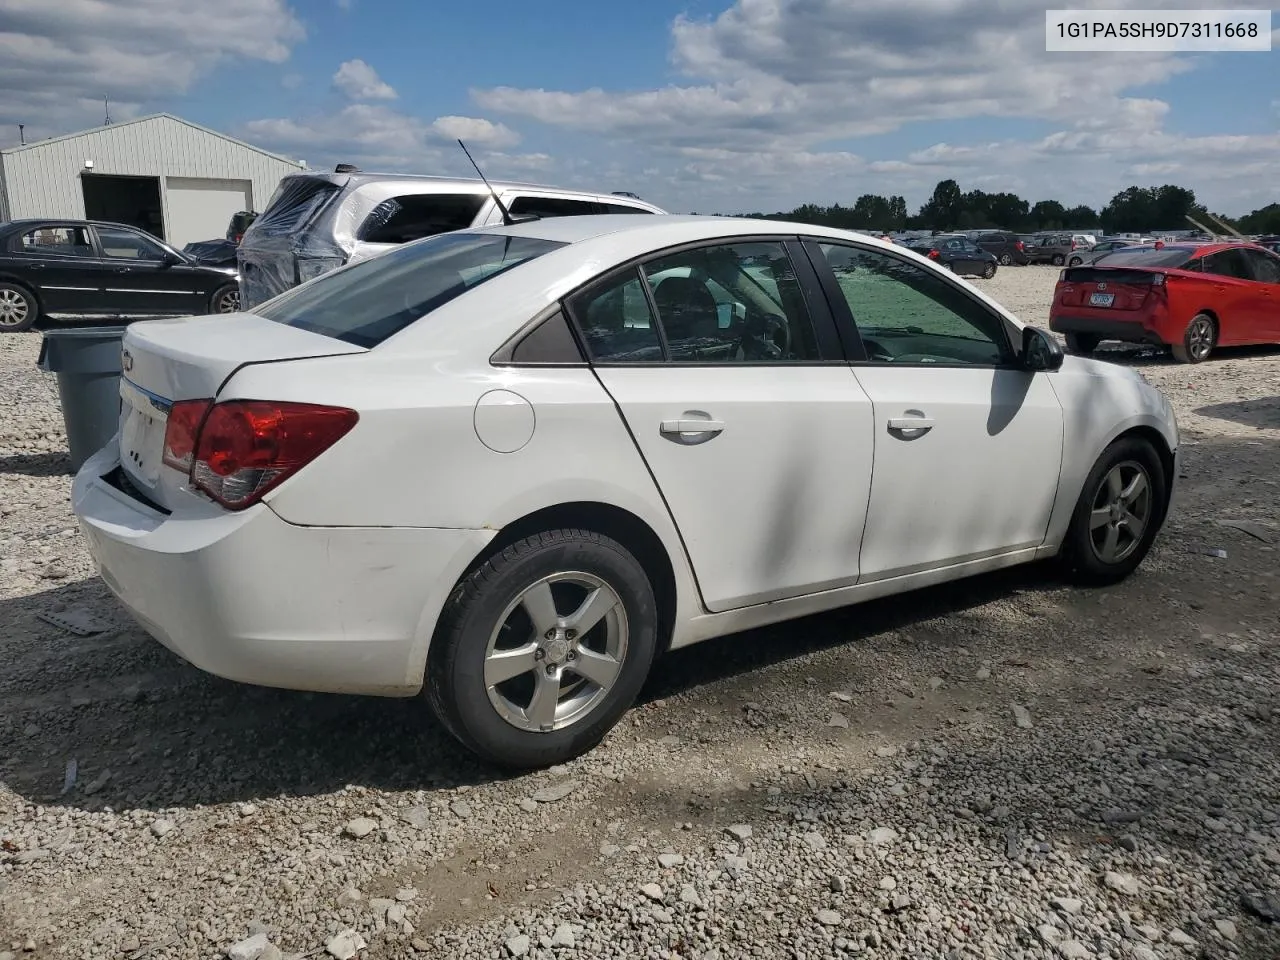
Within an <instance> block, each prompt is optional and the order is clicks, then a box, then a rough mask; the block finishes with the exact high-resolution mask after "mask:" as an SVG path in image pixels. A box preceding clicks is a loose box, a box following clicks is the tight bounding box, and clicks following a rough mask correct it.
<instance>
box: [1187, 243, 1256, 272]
mask: <svg viewBox="0 0 1280 960" xmlns="http://www.w3.org/2000/svg"><path fill="white" fill-rule="evenodd" d="M1200 262H1201V265H1202V268H1203V269H1204V272H1205V273H1214V274H1217V275H1218V276H1220V277H1232V278H1234V279H1236V280H1252V279H1253V273H1252V272H1251V271H1250V270H1249V264H1248V263H1246V262H1245V259H1244V251H1242V250H1238V249H1235V248H1233V249H1230V250H1219V251H1218V252H1217V253H1211V254H1209V255H1208V256H1205V257H1202V258H1201V261H1200Z"/></svg>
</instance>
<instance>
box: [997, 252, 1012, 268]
mask: <svg viewBox="0 0 1280 960" xmlns="http://www.w3.org/2000/svg"><path fill="white" fill-rule="evenodd" d="M1011 263H1013V257H1011V256H1009V255H1008V254H1007V253H1002V254H1000V266H1002V267H1007V266H1009V264H1011Z"/></svg>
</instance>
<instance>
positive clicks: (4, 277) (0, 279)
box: [0, 272, 42, 308]
mask: <svg viewBox="0 0 1280 960" xmlns="http://www.w3.org/2000/svg"><path fill="white" fill-rule="evenodd" d="M0 283H7V284H9V285H10V286H11V287H21V288H22V290H24V291H25V292H26V294H27V296H29V297H30V298H31V299H32V300H34V301H35V303H36V307H38V308H39V307H42V304H41V303H40V294H38V293H36V290H35V287H33V286H31V284H30V283H29V282H27V281H26V280H22V279H21V278H19V277H15V276H13V275H12V274H8V273H2V272H0Z"/></svg>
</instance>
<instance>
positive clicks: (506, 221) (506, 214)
mask: <svg viewBox="0 0 1280 960" xmlns="http://www.w3.org/2000/svg"><path fill="white" fill-rule="evenodd" d="M458 146H460V147H461V148H462V152H463V153H465V154H466V155H467V159H468V160H470V161H471V165H472V166H473V167H475V168H476V173H478V174H480V179H481V180H483V181H484V185H485V186H486V187H488V188H489V194H490V196H492V197H493V202H494V203H496V204H497V205H498V212H499V213H501V214H502V225H503V226H504V227H509V226H511V225H512V224H515V223H524V222H526V221H529V220H537V219H538V218H537V217H534V216H530V217H521V218H520V219H519V220H517V219H515V218H514V217H512V216H511V211H510V210H508V209H507V208H506V207H505V206H504V205H503V203H502V201H501V200H500V199H499V198H498V191H497V190H495V189H493V184H491V183H490V182H489V181H488V179H487V178H486V177H485V175H484V171H482V170H481V169H480V164H478V163H476V161H475V158H474V157H472V156H471V151H470V150H468V149H467V145H466V144H465V143H463V142H462V141H461V140H459V141H458Z"/></svg>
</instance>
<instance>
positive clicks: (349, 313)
mask: <svg viewBox="0 0 1280 960" xmlns="http://www.w3.org/2000/svg"><path fill="white" fill-rule="evenodd" d="M562 246H564V244H563V243H558V242H555V241H552V240H537V239H534V238H532V237H508V236H501V235H498V234H491V233H446V234H442V235H440V236H438V237H431V238H429V239H427V240H422V241H420V242H418V243H412V244H407V245H405V246H403V247H398V248H396V249H394V250H391V251H389V252H388V253H384V254H382V255H381V256H377V257H373V258H372V259H369V260H362V261H360V262H359V263H355V264H352V265H351V266H349V267H345V268H344V269H342V270H336V271H334V272H333V273H327V274H324V275H322V276H320V277H317V278H316V279H315V280H312V281H311V282H310V283H304V284H303V285H302V286H299V287H294V288H293V289H292V290H288V291H286V292H285V293H282V294H280V296H278V297H275V298H274V299H272V300H268V301H267V302H266V303H264V304H263V305H262V306H260V307H258V308H256V309H255V310H254V312H255V313H256V314H258V316H261V317H266V318H267V319H268V320H274V321H275V322H276V323H283V324H287V325H288V326H291V327H300V328H302V329H303V330H310V331H312V332H313V333H322V334H324V335H325V336H327V337H334V338H335V339H337V340H343V341H346V342H347V343H353V344H355V345H356V346H360V347H374V346H377V345H378V344H380V343H382V341H384V340H386V339H387V338H388V337H390V336H392V335H394V334H396V333H399V332H400V331H401V330H403V329H404V328H405V327H407V326H409V324H411V323H413V322H414V321H415V320H418V319H419V318H421V317H424V316H426V315H427V314H428V313H430V312H431V311H432V310H435V309H438V308H439V307H442V306H444V305H445V304H446V303H448V302H449V301H450V300H453V299H454V298H455V297H459V296H461V295H462V294H464V293H466V292H467V291H468V290H470V289H472V288H473V287H477V286H479V285H480V284H482V283H484V282H485V281H486V280H488V279H490V278H491V277H496V276H497V275H498V274H500V273H505V272H506V271H508V270H511V269H513V268H514V267H518V266H519V265H520V264H522V263H527V262H528V261H530V260H533V259H534V258H536V257H540V256H542V255H543V254H544V253H549V252H550V251H552V250H555V249H556V248H557V247H562Z"/></svg>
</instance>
